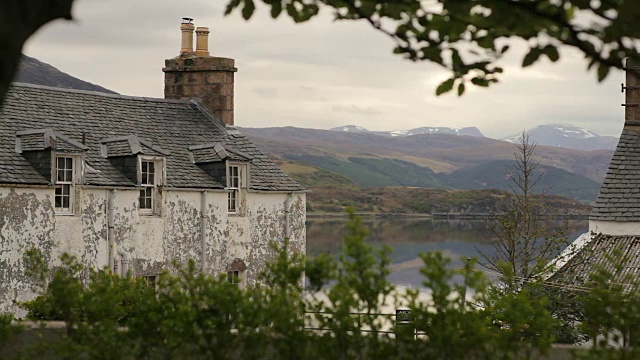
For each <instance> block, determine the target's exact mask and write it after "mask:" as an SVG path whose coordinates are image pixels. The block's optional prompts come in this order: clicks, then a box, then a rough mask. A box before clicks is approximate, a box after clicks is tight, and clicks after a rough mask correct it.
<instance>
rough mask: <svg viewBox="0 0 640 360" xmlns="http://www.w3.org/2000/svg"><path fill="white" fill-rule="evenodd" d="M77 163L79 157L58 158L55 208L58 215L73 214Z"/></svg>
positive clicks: (56, 162) (63, 156)
mask: <svg viewBox="0 0 640 360" xmlns="http://www.w3.org/2000/svg"><path fill="white" fill-rule="evenodd" d="M77 163H78V161H77V157H74V156H69V155H59V156H56V161H55V170H54V173H55V178H54V179H55V182H54V186H55V191H54V207H55V210H56V212H57V213H62V214H73V204H74V199H75V185H76V177H77V176H76V173H77V172H76V167H77V166H76V164H77Z"/></svg>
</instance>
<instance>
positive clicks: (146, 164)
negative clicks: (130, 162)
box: [140, 159, 159, 213]
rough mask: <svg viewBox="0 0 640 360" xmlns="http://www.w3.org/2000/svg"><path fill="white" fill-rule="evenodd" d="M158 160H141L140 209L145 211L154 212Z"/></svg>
mask: <svg viewBox="0 0 640 360" xmlns="http://www.w3.org/2000/svg"><path fill="white" fill-rule="evenodd" d="M158 168H159V166H157V164H156V161H154V160H145V159H142V160H141V161H140V186H141V187H142V189H140V210H141V211H142V212H145V213H153V212H154V210H155V206H156V197H157V196H156V185H157V181H156V176H157V170H158Z"/></svg>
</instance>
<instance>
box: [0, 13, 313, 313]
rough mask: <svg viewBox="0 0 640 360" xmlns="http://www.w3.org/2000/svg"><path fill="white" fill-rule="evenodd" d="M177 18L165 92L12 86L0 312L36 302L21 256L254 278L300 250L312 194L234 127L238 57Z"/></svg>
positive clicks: (151, 272) (1, 216)
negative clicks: (176, 50) (191, 266)
mask: <svg viewBox="0 0 640 360" xmlns="http://www.w3.org/2000/svg"><path fill="white" fill-rule="evenodd" d="M193 30H194V26H193V24H191V20H190V19H186V20H185V21H184V23H183V24H182V31H183V44H182V49H181V54H180V56H178V57H176V58H173V59H169V60H167V61H166V64H165V65H166V66H165V68H164V69H163V71H164V72H165V81H166V83H165V99H151V98H142V97H131V96H122V95H110V94H103V93H96V92H87V91H76V90H63V89H56V88H49V87H43V86H35V85H26V84H14V85H13V86H12V88H11V90H10V92H9V93H8V95H7V98H6V99H5V102H4V105H3V107H2V109H1V110H0V311H14V310H15V307H14V306H13V305H12V300H18V301H23V300H27V299H29V298H30V297H32V296H33V294H32V293H31V291H30V286H31V284H30V282H29V280H28V279H26V278H25V276H24V265H23V260H22V257H23V254H24V252H25V251H26V250H27V249H29V248H32V247H35V248H38V249H40V250H42V252H43V253H44V255H45V256H46V258H47V259H48V260H49V262H50V264H51V265H52V266H55V265H56V264H57V263H58V259H59V257H60V255H61V254H62V253H65V252H66V253H69V254H72V255H75V256H76V257H77V258H78V259H80V260H81V262H82V263H83V264H85V265H87V266H90V267H92V268H96V269H97V268H104V267H109V268H111V269H112V270H113V271H115V272H117V273H125V272H131V274H133V275H134V276H146V277H151V278H153V277H155V276H157V275H158V274H159V273H160V272H161V271H162V270H164V269H167V268H169V267H170V266H171V262H172V261H173V260H177V261H186V260H187V259H194V260H196V261H197V262H198V263H199V266H200V267H201V269H203V270H204V271H205V272H208V273H225V272H227V274H228V275H229V280H230V281H237V280H238V278H240V279H241V280H242V281H244V282H245V283H249V284H250V283H253V282H255V281H256V276H257V274H258V273H259V272H260V271H261V270H262V269H263V268H264V264H265V262H266V261H268V260H269V259H270V258H271V256H272V255H273V254H272V250H271V248H270V247H269V243H270V242H271V241H282V240H283V239H284V238H289V239H290V240H291V245H292V248H293V249H294V250H297V251H301V252H304V251H305V244H306V243H305V241H306V240H305V216H306V213H305V194H304V191H303V188H302V187H301V186H300V185H299V184H298V183H296V182H295V181H293V180H292V179H290V178H289V177H288V176H287V175H286V174H284V173H283V172H282V171H281V170H280V169H279V168H278V167H277V166H276V165H275V164H274V163H273V162H272V161H271V160H270V159H269V158H268V157H267V156H266V155H264V153H262V152H261V151H260V150H259V149H258V148H257V147H256V146H254V145H253V144H252V143H251V142H250V141H249V140H248V139H247V138H246V137H244V136H243V135H242V134H241V133H240V132H239V131H238V130H236V129H235V128H234V126H233V86H234V83H233V79H234V72H235V71H236V68H235V67H234V60H233V59H227V58H220V57H213V56H210V55H209V53H208V50H207V34H208V30H207V29H206V28H198V29H197V32H196V33H197V34H198V41H197V44H198V46H197V48H196V51H195V52H194V51H193V45H192V44H193Z"/></svg>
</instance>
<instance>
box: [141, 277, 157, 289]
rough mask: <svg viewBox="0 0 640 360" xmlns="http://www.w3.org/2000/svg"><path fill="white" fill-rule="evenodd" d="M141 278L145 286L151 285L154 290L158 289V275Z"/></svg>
mask: <svg viewBox="0 0 640 360" xmlns="http://www.w3.org/2000/svg"><path fill="white" fill-rule="evenodd" d="M141 278H142V281H144V283H145V284H147V285H149V286H150V287H151V288H153V289H154V290H157V289H158V275H144V276H141Z"/></svg>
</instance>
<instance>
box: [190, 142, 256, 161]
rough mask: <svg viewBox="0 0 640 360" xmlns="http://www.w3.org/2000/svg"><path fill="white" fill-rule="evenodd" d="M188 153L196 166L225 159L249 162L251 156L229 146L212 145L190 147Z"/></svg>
mask: <svg viewBox="0 0 640 360" xmlns="http://www.w3.org/2000/svg"><path fill="white" fill-rule="evenodd" d="M189 151H191V154H192V156H193V162H195V163H196V164H202V163H208V162H216V161H223V160H227V159H228V160H231V161H242V162H245V161H251V156H249V155H248V154H244V153H242V152H241V151H239V150H237V149H235V147H234V146H233V145H230V144H222V143H212V144H205V145H196V146H190V147H189Z"/></svg>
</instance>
